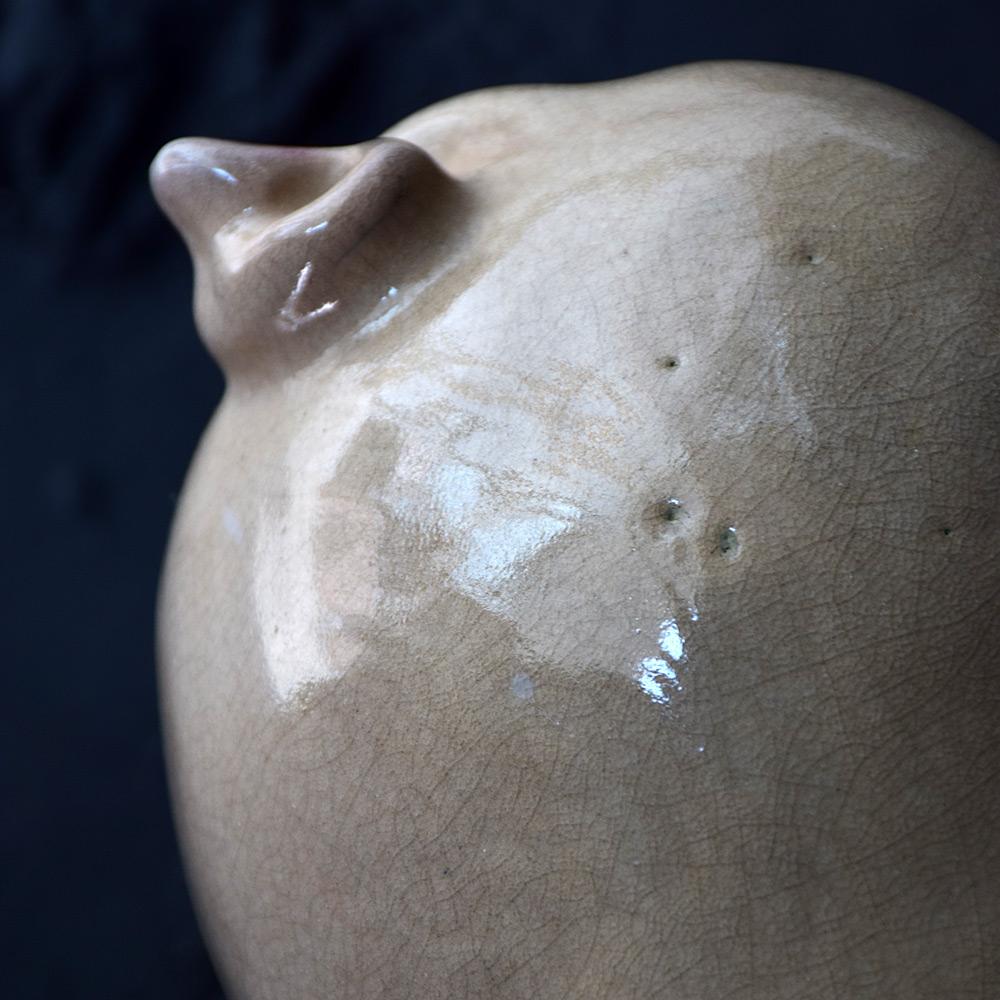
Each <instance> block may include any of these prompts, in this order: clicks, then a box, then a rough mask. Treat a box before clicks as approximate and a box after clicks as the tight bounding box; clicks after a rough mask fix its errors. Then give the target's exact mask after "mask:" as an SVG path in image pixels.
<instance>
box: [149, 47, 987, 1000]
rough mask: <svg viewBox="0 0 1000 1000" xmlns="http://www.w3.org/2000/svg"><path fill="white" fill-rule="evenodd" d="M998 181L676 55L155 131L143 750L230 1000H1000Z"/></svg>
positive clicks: (868, 109)
mask: <svg viewBox="0 0 1000 1000" xmlns="http://www.w3.org/2000/svg"><path fill="white" fill-rule="evenodd" d="M998 180H1000V157H998V155H997V149H996V147H995V146H994V145H993V144H991V143H990V142H989V141H988V140H987V139H985V138H984V137H983V136H981V135H979V134H978V133H976V132H975V131H973V130H972V129H970V128H968V127H967V126H965V125H963V124H962V123H960V122H958V121H957V120H955V119H953V118H951V117H950V116H948V115H946V114H944V113H943V112H940V111H938V110H936V109H934V108H932V107H930V106H928V105H926V104H923V103H921V102H918V101H916V100H915V99H913V98H910V97H907V96H905V95H902V94H900V93H898V92H895V91H892V90H889V89H887V88H885V87H881V86H878V85H876V84H872V83H869V82H865V81H862V80H859V79H855V78H850V77H845V76H842V75H838V74H834V73H829V72H821V71H812V70H804V69H798V68H793V67H784V66H776V65H763V64H749V63H747V64H741V63H730V64H725V63H717V64H698V65H694V66H689V67H682V68H679V69H675V70H670V71H666V72H663V73H657V74H651V75H648V76H644V77H639V78H636V79H632V80H626V81H620V82H614V83H605V84H600V85H590V86H584V87H576V86H574V87H528V88H508V89H500V90H493V91H486V92H482V93H477V94H471V95H467V96H464V97H460V98H456V99H454V100H451V101H448V102H445V103H444V104H441V105H438V106H435V107H433V108H430V109H428V110H426V111H423V112H421V113H420V114H418V115H415V116H414V117H412V118H410V119H408V120H406V121H405V122H403V123H402V124H400V125H399V126H397V127H396V128H394V129H392V130H390V132H389V133H388V137H386V138H383V139H380V140H377V141H376V142H375V143H373V144H365V145H363V146H360V147H356V148H351V149H346V150H341V149H335V150H284V149H269V148H258V147H248V146H242V145H237V144H228V143H222V142H215V141H212V140H182V141H181V142H179V143H175V144H171V145H170V146H168V147H166V148H165V150H164V151H163V152H162V153H161V154H160V156H159V157H158V159H157V161H156V163H155V164H154V166H153V183H154V187H155V190H156V193H157V197H158V198H159V200H160V202H161V204H163V206H164V208H165V209H166V210H167V211H168V213H169V214H170V215H171V216H172V217H173V218H174V219H175V221H176V222H177V223H178V225H179V227H180V228H181V230H182V233H183V234H184V236H185V239H186V240H187V242H188V243H189V245H190V246H191V248H192V250H193V252H194V257H195V262H196V310H197V316H198V321H199V326H200V329H201V331H202V334H203V336H204V338H205V340H206V343H207V345H208V347H209V349H210V350H211V351H212V352H213V353H214V354H215V356H216V357H217V358H218V359H219V360H220V363H221V364H222V365H223V367H224V369H225V371H226V374H227V391H226V396H225V399H224V401H223V403H222V405H221V406H220V408H219V411H218V413H217V414H216V416H215V419H214V420H213V422H212V425H211V427H210V429H209V431H208V432H207V434H206V436H205V439H204V441H203V442H202V445H201V447H200V449H199V452H198V456H197V458H196V460H195V463H194V466H193V468H192V470H191V473H190V476H189V480H188V483H187V486H186V488H185V492H184V497H183V502H182V504H181V506H180V510H179V512H178V516H177V520H176V524H175V526H174V531H173V537H172V541H171V547H170V552H169V557H168V562H167V566H166V571H165V576H164V582H163V589H162V594H161V604H160V619H159V620H160V629H159V645H160V659H161V675H162V690H163V703H164V716H165V724H166V729H167V735H168V749H169V758H170V762H171V769H172V781H173V789H174V795H175V802H176V808H177V819H178V824H179V828H180V831H181V835H182V840H183V843H184V846H185V850H186V856H187V860H188V865H189V870H190V875H191V878H192V883H193V887H194V890H195V895H196V898H197V901H198V906H199V911H200V913H201V916H202V920H203V922H204V926H205V929H206V932H207V935H208V939H209V941H210V943H211V946H212V949H213V952H214V954H215V957H216V959H217V961H218V963H219V966H220V969H221V971H222V973H223V975H224V978H225V980H226V982H227V984H228V987H229V989H230V990H231V992H232V995H233V996H234V997H235V996H239V997H246V998H254V1000H257V998H275V1000H278V998H292V997H294V998H302V997H323V998H327V997H330V998H332V997H337V998H345V1000H346V998H351V1000H354V998H372V1000H375V998H378V1000H400V998H404V997H407V998H409V997H412V998H421V1000H436V998H505V1000H507V998H511V1000H512V998H518V1000H520V998H529V997H530V998H542V1000H549V998H552V1000H554V998H564V997H565V998H578V997H579V998H633V997H635V998H639V997H641V998H653V997H664V998H666V997H669V998H671V1000H674V998H698V1000H702V998H705V1000H708V998H718V997H722V996H727V997H733V998H735V997H747V998H749V997H754V998H756V997H760V998H768V1000H771V998H796V1000H799V998H805V997H809V998H820V997H822V998H831V1000H832V998H838V1000H839V998H842V997H845V996H850V997H852V998H863V997H872V998H876V997H877V998H880V1000H881V998H886V997H907V998H909V997H917V996H921V997H941V998H944V997H955V996H963V997H969V998H972V997H982V998H984V1000H985V998H987V997H992V996H995V995H997V993H998V992H1000V967H998V958H997V956H998V955H1000V939H998V919H1000V906H998V899H1000V895H998V890H1000V843H998V838H997V834H996V832H995V826H994V824H995V821H996V819H997V808H998V805H1000V797H998V794H997V790H996V784H995V781H996V775H997V773H998V763H1000V761H998V750H997V742H996V741H997V737H998V724H997V716H996V700H997V697H998V695H1000V681H998V677H997V672H996V658H997V651H998V648H1000V643H998V637H1000V626H998V620H997V595H998V593H1000V562H998V560H997V559H996V557H995V552H996V549H997V542H998V528H997V507H998V487H1000V476H998V471H997V463H996V454H997V414H998V408H997V402H998V388H997V386H998V366H1000V336H998V316H1000V308H998V298H1000V281H998V279H1000V249H998V234H1000V183H998Z"/></svg>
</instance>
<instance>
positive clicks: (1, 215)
mask: <svg viewBox="0 0 1000 1000" xmlns="http://www.w3.org/2000/svg"><path fill="white" fill-rule="evenodd" d="M995 6H996V4H995V3H985V2H984V3H982V4H981V5H975V4H972V3H968V2H953V3H949V4H940V5H930V6H927V5H925V6H920V5H919V4H913V3H911V4H907V5H905V6H901V7H900V8H899V9H895V10H894V9H890V8H888V7H886V6H878V5H877V4H874V5H873V4H871V3H859V2H855V0H850V2H840V3H837V4H833V5H831V4H826V5H821V6H817V5H815V4H805V3H802V2H796V3H782V4H773V5H770V6H768V7H764V8H763V9H762V8H761V7H760V6H759V5H755V4H749V3H746V2H745V0H716V2H714V3H710V4H709V3H706V4H698V3H696V2H690V0H689V2H687V3H682V2H678V0H660V2H654V0H565V2H563V0H548V2H546V0H482V2H474V0H468V2H462V0H343V2H339V3H326V4H322V3H309V2H295V0H242V2H239V3H228V2H214V3H212V2H207V0H205V2H199V3H194V2H190V0H162V2H139V0H117V2H116V0H77V2H70V0H63V2H59V0H20V2H18V0H6V2H0V125H2V129H0V282H2V283H3V285H2V290H3V293H4V296H3V298H4V302H5V303H6V308H7V309H8V313H7V318H6V320H4V321H3V340H2V345H3V353H4V364H3V366H2V382H0V414H2V428H3V452H2V457H3V462H2V466H0V468H2V470H3V476H4V479H3V484H2V491H0V496H2V498H3V505H4V506H3V510H2V520H0V523H2V526H3V539H4V542H3V544H4V550H3V559H2V563H0V564H2V567H3V569H2V574H0V585H2V588H3V590H2V600H3V604H2V607H3V628H2V632H0V634H2V641H3V647H2V665H3V671H2V685H3V688H2V690H0V706H2V711H0V761H2V765H0V781H2V786H0V804H2V808H3V812H2V819H0V837H2V840H0V858H2V863H3V871H2V881H0V893H2V895H0V921H2V926H0V996H3V997H5V998H8V1000H19V998H39V997H46V998H49V997H51V998H59V1000H68V998H75V997H86V998H90V997H95V998H101V1000H119V998H125V997H135V998H140V997H141V998H154V1000H155V998H159V997H177V998H189V997H193V998H207V997H217V996H219V995H220V994H219V987H218V984H217V983H216V981H215V979H214V975H213V973H212V970H211V966H210V964H209V961H208V959H207V957H206V955H205V952H204V948H203V946H202V944H201V940H200V937H199V935H198V931H197V928H196V926H195V924H194V918H193V916H192V913H191V910H190V904H189V902H188V898H187V893H186V890H185V887H184V883H183V877H182V873H181V868H180V864H179V861H178V857H177V849H176V845H175V841H174V837H173V832H172V829H171V825H170V816H169V809H168V803H167V798H166V788H165V781H164V775H163V764H162V758H161V753H160V746H159V731H158V720H157V710H156V698H155V695H156V692H155V677H154V668H153V642H152V636H153V604H154V597H155V588H156V580H157V574H158V571H159V564H160V558H161V552H162V550H163V546H164V542H165V538H166V533H167V529H168V525H169V521H170V517H171V513H172V509H173V505H174V502H175V498H176V494H177V492H178V490H179V488H180V484H181V481H182V477H183V474H184V470H185V467H186V464H187V462H188V459H189V457H190V455H191V452H192V450H193V448H194V446H195V443H196V441H197V438H198V435H199V432H200V430H201V428H202V427H203V426H204V424H205V422H206V420H207V418H208V416H209V414H210V412H211V410H212V408H213V406H214V405H215V402H216V401H217V399H218V396H219V393H220V391H221V380H220V378H219V376H218V374H217V373H216V371H215V370H214V368H213V367H212V365H211V363H210V361H209V360H208V358H207V357H206V355H205V354H204V353H203V352H202V350H201V349H200V347H199V345H198V342H197V341H196V339H195V336H194V332H193V327H192V321H191V317H190V269H189V265H188V262H187V259H186V257H185V255H184V252H183V250H182V248H181V245H180V242H179V240H178V239H177V238H176V237H175V236H174V234H173V233H172V232H171V231H170V230H169V228H168V227H167V225H166V223H165V222H164V221H163V220H162V219H161V218H160V217H159V216H158V215H157V213H156V210H155V208H154V205H153V203H152V201H151V199H150V196H149V194H148V192H147V187H146V177H145V171H146V166H147V164H148V162H149V160H150V159H151V158H152V156H153V155H154V153H155V152H156V150H157V148H158V147H159V146H160V145H161V144H162V143H164V142H165V141H167V140H168V139H171V138H173V137H175V136H178V135H186V134H196V135H197V134H202V135H218V136H223V137H227V138H233V139H246V140H253V141H260V142H290V143H302V144H312V143H316V144H329V145H334V144H342V143H348V142H355V141H359V140H362V139H367V138H370V137H371V136H373V135H375V134H377V133H378V132H379V131H381V130H382V129H384V128H385V127H387V126H388V125H390V124H391V123H392V122H394V121H396V120H397V119H399V118H400V117H402V116H403V115H405V114H407V113H409V112H411V111H413V110H416V109H417V108H419V107H422V106H424V105H426V104H428V103H430V102H432V101H435V100H438V99H440V98H443V97H447V96H449V95H451V94H455V93H459V92H462V91H464V90H469V89H473V88H476V87H482V86H487V85H491V84H498V83H511V82H572V81H584V80H594V79H601V78H608V77H615V76H623V75H627V74H632V73H637V72H641V71H644V70H649V69H654V68H658V67H662V66H668V65H672V64H675V63H678V62H686V61H689V60H693V59H699V58H724V57H740V58H756V59H776V60H781V61H786V62H799V63H805V64H812V65H818V66H827V67H832V68H835V69H842V70H847V71H850V72H854V73H860V74H863V75H867V76H871V77H874V78H876V79H878V80H882V81H884V82H887V83H891V84H894V85H896V86H899V87H902V88H904V89H906V90H909V91H912V92H914V93H916V94H919V95H921V96H923V97H926V98H928V99H930V100H932V101H935V102H936V103H938V104H941V105H943V106H944V107H945V108H947V109H949V110H951V111H953V112H955V113H957V114H959V115H961V116H962V117H964V118H966V119H967V120H968V121H970V122H972V123H973V124H974V125H977V126H978V127H979V128H981V129H983V130H984V131H985V132H987V133H989V134H990V135H992V136H993V137H994V138H998V137H1000V100H998V99H1000V86H998V82H1000V75H998V69H997V66H998V63H997V58H996V57H997V51H998V49H997V39H998V37H1000V35H998V33H997V24H996V23H995V19H994V15H992V14H991V13H990V11H991V8H994V7H995Z"/></svg>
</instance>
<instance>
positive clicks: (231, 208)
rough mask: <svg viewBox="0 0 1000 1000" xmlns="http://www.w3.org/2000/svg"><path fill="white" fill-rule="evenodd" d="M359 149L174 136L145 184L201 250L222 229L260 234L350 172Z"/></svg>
mask: <svg viewBox="0 0 1000 1000" xmlns="http://www.w3.org/2000/svg"><path fill="white" fill-rule="evenodd" d="M364 152H365V147H364V146H347V147H344V148H333V149H310V148H304V147H290V146H255V145H251V144H249V143H241V142H224V141H222V140H218V139H200V138H195V139H177V140H175V141H174V142H171V143H169V144H168V145H166V146H164V147H163V149H162V150H160V152H159V154H158V155H157V157H156V159H155V160H154V161H153V164H152V166H151V168H150V180H151V183H152V187H153V193H154V195H155V196H156V200H157V201H158V202H159V204H160V206H161V208H162V209H163V210H164V212H165V213H166V214H167V216H168V217H169V218H170V220H171V222H173V224H174V225H175V226H176V227H177V229H178V230H179V231H180V233H181V235H182V236H183V237H184V239H185V241H186V242H187V243H188V245H189V246H190V247H191V249H192V251H193V252H195V253H199V252H204V251H206V250H208V249H209V248H210V245H211V241H212V239H213V238H214V237H216V236H217V235H218V234H219V233H220V231H221V232H223V233H225V232H226V230H227V229H229V230H234V229H238V228H243V227H245V228H247V229H248V230H251V231H252V230H259V229H261V228H263V227H266V225H268V224H269V223H270V224H273V223H274V222H276V221H278V220H280V219H281V218H283V217H285V216H288V215H291V214H293V213H295V212H296V211H297V210H299V209H301V208H303V207H305V206H307V205H308V204H309V203H311V202H312V201H314V200H315V199H317V198H319V197H321V196H322V195H323V194H325V193H326V192H328V191H329V190H330V189H331V188H332V187H333V185H335V184H336V183H337V182H338V181H339V180H341V179H343V177H344V176H346V175H347V174H348V173H350V171H351V170H352V169H353V168H354V167H356V166H357V165H358V164H359V163H360V162H361V160H362V158H363V156H364ZM238 223H239V224H240V225H237V224H238Z"/></svg>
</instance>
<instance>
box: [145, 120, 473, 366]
mask: <svg viewBox="0 0 1000 1000" xmlns="http://www.w3.org/2000/svg"><path fill="white" fill-rule="evenodd" d="M150 177H151V182H152V187H153V191H154V194H155V196H156V199H157V201H158V202H159V203H160V205H161V207H162V208H163V210H164V211H165V212H166V214H167V215H168V217H169V218H170V219H171V221H172V222H173V223H174V225H175V226H176V227H177V228H178V230H180V233H181V235H182V236H183V237H184V240H185V242H186V243H187V245H188V247H189V249H190V250H191V254H192V257H193V258H194V263H195V275H196V282H195V283H196V287H195V314H196V318H197V321H198V326H199V329H200V331H201V334H202V337H203V339H204V340H205V342H206V345H207V346H208V347H209V349H210V350H211V351H212V353H213V354H214V355H215V356H216V358H217V359H218V360H219V361H220V363H221V364H222V365H223V368H225V369H226V371H227V372H229V373H232V372H234V371H236V370H237V369H238V368H240V367H247V365H248V364H249V363H251V362H252V363H253V364H254V365H256V364H257V363H258V362H259V361H261V360H262V359H266V358H267V357H268V356H270V357H274V356H276V355H277V356H281V357H283V358H285V359H286V360H287V359H289V358H291V357H292V356H293V355H294V356H295V357H302V356H303V355H304V353H307V351H306V349H305V347H308V350H312V351H313V353H315V342H316V340H317V337H316V336H315V334H316V333H317V328H318V327H319V328H320V329H321V330H329V329H332V327H331V326H330V324H334V325H337V324H339V328H340V329H341V330H343V329H346V328H347V327H349V326H350V325H351V324H352V323H354V324H356V323H357V322H359V321H361V320H362V319H363V317H364V315H365V313H366V309H368V305H366V303H367V301H368V299H369V298H371V296H372V295H374V300H375V301H378V300H379V297H380V296H382V295H383V294H384V292H385V286H388V285H392V286H395V285H398V284H399V283H400V282H399V280H395V279H393V278H392V277H391V276H393V275H400V274H402V273H404V272H414V271H417V270H419V267H420V263H421V258H422V256H427V255H429V254H431V253H433V252H436V251H433V250H430V249H428V248H427V247H426V246H425V245H422V244H424V243H425V242H426V241H427V238H428V237H429V236H430V235H431V234H432V233H433V234H434V235H435V238H436V242H438V243H439V244H440V243H441V242H442V237H445V236H446V235H447V230H446V229H445V230H443V231H442V229H439V228H437V225H438V223H439V224H440V226H442V227H443V226H445V222H444V221H443V216H444V215H445V214H447V213H446V212H445V211H444V209H445V208H446V206H447V205H449V204H450V203H451V201H452V200H453V199H451V198H450V197H449V194H448V192H449V191H453V189H454V187H455V183H456V182H454V181H453V180H452V179H451V178H450V177H448V176H447V175H446V174H445V173H444V172H443V171H442V170H441V169H440V167H438V165H437V164H436V163H435V162H434V161H433V160H432V159H431V158H430V157H429V156H428V155H427V154H426V153H424V152H423V150H421V149H419V148H418V147H416V146H414V145H412V144H411V143H409V142H405V141H403V140H401V139H395V138H386V137H383V138H379V139H375V140H373V141H371V142H367V143H362V144H360V145H357V146H347V147H335V148H330V149H309V148H302V147H282V146H253V145H249V144H246V143H236V142H223V141H220V140H215V139H201V138H196V139H179V140H177V141H175V142H171V143H170V144H168V145H167V146H165V147H164V148H163V149H162V150H161V151H160V153H159V154H158V155H157V157H156V159H155V160H154V161H153V164H152V167H151V168H150ZM435 220H436V221H435ZM445 242H446V240H445ZM362 243H364V253H363V254H360V255H359V254H356V253H355V251H356V250H357V249H358V248H359V247H360V246H361V244H362ZM381 265H384V267H382V266H381ZM373 269H374V270H373ZM376 271H377V272H378V273H376ZM379 282H382V285H378V283H379ZM367 285H372V287H371V288H368V287H367ZM376 286H377V287H376ZM376 293H377V294H376ZM320 320H323V324H320V323H319V321H320ZM304 342H305V347H303V346H302V345H303V343H304ZM289 363H291V362H289Z"/></svg>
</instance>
